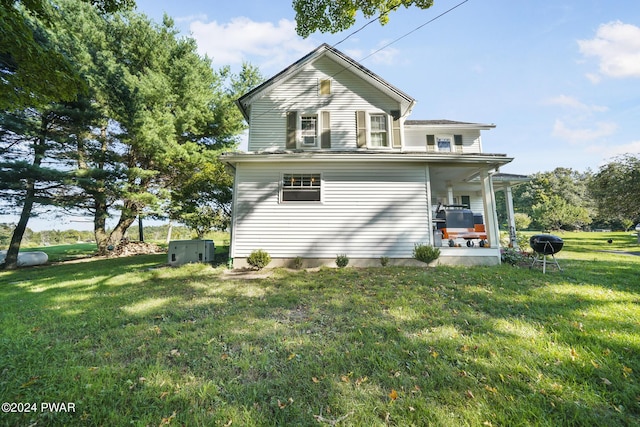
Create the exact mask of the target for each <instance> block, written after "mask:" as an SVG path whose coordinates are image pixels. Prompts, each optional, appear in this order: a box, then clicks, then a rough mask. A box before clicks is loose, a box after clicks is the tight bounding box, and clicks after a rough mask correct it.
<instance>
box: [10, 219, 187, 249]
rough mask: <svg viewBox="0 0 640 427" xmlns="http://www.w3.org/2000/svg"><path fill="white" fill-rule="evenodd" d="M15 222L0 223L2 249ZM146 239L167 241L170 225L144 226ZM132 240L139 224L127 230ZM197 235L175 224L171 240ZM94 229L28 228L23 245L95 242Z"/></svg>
mask: <svg viewBox="0 0 640 427" xmlns="http://www.w3.org/2000/svg"><path fill="white" fill-rule="evenodd" d="M14 228H15V224H6V223H0V249H6V248H7V247H8V246H9V243H10V242H11V234H12V233H13V229H14ZM143 231H144V240H145V241H149V242H156V243H157V242H165V241H166V239H167V233H168V231H169V225H159V226H144V227H143ZM127 237H128V238H129V239H130V240H139V232H138V226H132V227H130V228H129V230H127ZM194 237H195V233H194V232H193V231H191V230H189V229H188V228H187V227H185V226H173V227H172V230H171V240H188V239H192V238H194ZM95 241H96V239H95V236H94V234H93V231H79V230H43V231H33V230H31V229H30V228H27V230H26V232H25V234H24V237H23V238H22V246H23V247H25V246H31V247H33V246H52V245H64V244H72V243H79V242H95Z"/></svg>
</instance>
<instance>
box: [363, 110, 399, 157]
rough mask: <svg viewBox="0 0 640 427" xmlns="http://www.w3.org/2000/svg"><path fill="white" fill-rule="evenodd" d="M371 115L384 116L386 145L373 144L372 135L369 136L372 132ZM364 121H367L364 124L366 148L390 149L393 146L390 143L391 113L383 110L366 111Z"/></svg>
mask: <svg viewBox="0 0 640 427" xmlns="http://www.w3.org/2000/svg"><path fill="white" fill-rule="evenodd" d="M371 116H384V118H385V122H386V125H387V131H386V133H387V145H382V146H379V145H373V142H372V137H371V134H372V132H371V130H372V127H371ZM366 121H367V124H366V125H367V148H370V149H374V150H391V149H392V148H393V147H392V146H391V145H392V142H391V137H392V136H391V132H392V130H391V129H392V128H391V127H392V126H393V122H392V121H391V115H389V114H387V113H385V112H384V111H367V114H366Z"/></svg>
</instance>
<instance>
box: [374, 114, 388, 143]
mask: <svg viewBox="0 0 640 427" xmlns="http://www.w3.org/2000/svg"><path fill="white" fill-rule="evenodd" d="M370 120H371V133H370V138H371V140H370V141H371V142H370V145H371V146H372V147H388V146H389V132H388V130H387V115H386V114H371V116H370Z"/></svg>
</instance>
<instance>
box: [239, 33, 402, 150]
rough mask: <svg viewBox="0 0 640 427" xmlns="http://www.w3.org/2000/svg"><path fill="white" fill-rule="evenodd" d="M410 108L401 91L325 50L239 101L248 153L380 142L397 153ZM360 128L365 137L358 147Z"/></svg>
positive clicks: (369, 144) (341, 56)
mask: <svg viewBox="0 0 640 427" xmlns="http://www.w3.org/2000/svg"><path fill="white" fill-rule="evenodd" d="M413 104H414V100H413V99H412V98H411V97H409V96H408V95H406V94H405V93H404V92H402V91H400V90H398V89H396V88H395V87H393V86H391V85H390V84H388V83H386V82H385V81H384V80H383V79H381V78H380V77H378V76H377V75H375V74H374V73H372V72H371V71H369V70H367V69H366V68H364V67H362V66H361V65H359V64H357V63H356V62H355V61H353V60H351V59H349V58H348V57H346V56H345V55H343V54H342V53H340V52H338V51H337V50H335V49H333V48H331V47H329V46H327V45H323V46H321V47H320V48H318V49H316V50H315V51H314V52H312V54H310V55H307V56H306V57H304V58H303V59H302V60H300V61H298V62H296V63H295V64H294V65H292V66H291V67H289V68H287V69H286V70H285V71H283V72H282V73H280V74H278V75H276V76H275V77H273V78H272V79H270V80H268V81H267V82H265V83H263V84H262V85H260V86H259V87H257V88H256V89H254V90H253V91H251V92H249V93H248V94H246V95H245V96H243V97H242V98H240V99H239V100H238V106H239V107H240V109H241V110H242V112H243V114H244V115H245V117H246V118H247V121H248V122H249V124H250V126H249V147H248V148H249V151H274V150H282V149H305V150H307V149H309V150H313V149H323V148H324V149H329V148H331V149H339V150H345V149H354V150H355V149H357V148H365V147H367V146H376V145H380V144H381V142H380V141H382V144H383V146H384V145H386V146H385V148H391V147H394V146H395V147H396V148H399V147H400V146H401V143H400V142H401V135H402V132H401V121H403V120H404V117H403V115H404V116H406V115H408V114H409V113H410V111H411V108H412V107H413ZM292 113H294V114H295V116H294V115H293V114H292ZM359 113H360V115H359ZM358 117H361V120H360V123H358V122H357V121H358ZM294 125H295V126H294ZM359 127H360V128H364V129H367V132H368V133H367V135H366V138H365V140H363V143H362V144H359V143H358V141H357V132H358V128H359ZM314 129H315V137H316V138H315V140H314V138H313V137H312V136H313V130H314ZM372 131H373V132H372ZM376 132H377V133H378V135H373V134H375V133H376ZM380 133H384V135H382V136H381V135H380ZM394 137H395V138H394Z"/></svg>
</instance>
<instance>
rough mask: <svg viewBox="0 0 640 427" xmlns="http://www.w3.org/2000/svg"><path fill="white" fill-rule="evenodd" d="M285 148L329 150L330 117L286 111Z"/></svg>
mask: <svg viewBox="0 0 640 427" xmlns="http://www.w3.org/2000/svg"><path fill="white" fill-rule="evenodd" d="M286 123H287V129H286V148H287V149H291V150H293V149H296V148H298V149H305V148H331V115H330V114H329V111H320V112H319V113H317V114H306V113H302V112H301V113H298V112H297V111H287V114H286Z"/></svg>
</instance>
